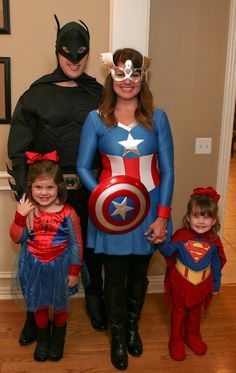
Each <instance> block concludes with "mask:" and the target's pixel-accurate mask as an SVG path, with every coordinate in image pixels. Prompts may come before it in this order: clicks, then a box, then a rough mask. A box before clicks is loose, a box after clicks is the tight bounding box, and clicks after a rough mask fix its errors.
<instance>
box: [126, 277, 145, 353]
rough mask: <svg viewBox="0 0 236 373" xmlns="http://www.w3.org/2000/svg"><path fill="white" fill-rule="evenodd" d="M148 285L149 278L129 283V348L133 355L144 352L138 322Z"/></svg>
mask: <svg viewBox="0 0 236 373" xmlns="http://www.w3.org/2000/svg"><path fill="white" fill-rule="evenodd" d="M147 287H148V280H145V281H143V282H139V283H134V284H131V283H130V284H129V283H128V284H127V317H128V318H127V349H128V352H129V353H130V355H132V356H140V355H142V353H143V344H142V340H141V338H140V335H139V332H138V322H139V319H140V314H141V311H142V308H143V304H144V299H145V294H146V290H147Z"/></svg>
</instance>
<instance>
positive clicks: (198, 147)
mask: <svg viewBox="0 0 236 373" xmlns="http://www.w3.org/2000/svg"><path fill="white" fill-rule="evenodd" d="M211 145H212V138H211V137H197V138H196V140H195V154H211Z"/></svg>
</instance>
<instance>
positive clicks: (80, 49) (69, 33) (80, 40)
mask: <svg viewBox="0 0 236 373" xmlns="http://www.w3.org/2000/svg"><path fill="white" fill-rule="evenodd" d="M54 17H55V19H56V22H57V27H58V31H57V40H56V54H57V55H58V53H60V54H61V55H62V56H64V57H65V58H67V59H68V60H70V61H71V62H72V63H74V64H76V63H78V62H79V61H80V60H81V59H82V58H83V57H84V56H86V54H87V53H88V52H89V39H90V35H89V30H88V27H87V26H86V25H85V23H84V22H82V21H81V20H79V21H80V23H77V22H69V23H67V24H65V25H64V26H63V27H62V28H60V24H59V21H58V18H57V16H56V15H55V14H54Z"/></svg>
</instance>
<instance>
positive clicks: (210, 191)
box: [191, 187, 220, 201]
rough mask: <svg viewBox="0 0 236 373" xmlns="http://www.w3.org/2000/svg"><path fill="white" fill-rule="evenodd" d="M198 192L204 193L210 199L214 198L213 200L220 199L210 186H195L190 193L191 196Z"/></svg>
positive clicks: (198, 193)
mask: <svg viewBox="0 0 236 373" xmlns="http://www.w3.org/2000/svg"><path fill="white" fill-rule="evenodd" d="M200 194H206V195H208V196H210V197H211V198H212V199H214V200H215V201H218V200H219V199H220V195H219V194H218V193H217V192H216V191H215V189H213V188H212V187H207V188H201V187H200V188H195V189H193V194H191V197H192V196H196V195H200Z"/></svg>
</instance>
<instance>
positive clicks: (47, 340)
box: [10, 151, 83, 361]
mask: <svg viewBox="0 0 236 373" xmlns="http://www.w3.org/2000/svg"><path fill="white" fill-rule="evenodd" d="M26 156H27V158H28V161H27V162H28V163H29V164H30V168H29V173H28V177H27V186H26V195H24V196H23V198H22V199H21V201H20V203H19V204H18V205H17V209H16V213H15V219H14V221H13V223H12V224H11V227H10V236H11V238H12V240H13V241H14V242H16V243H21V251H20V255H19V262H18V276H17V278H18V280H19V284H20V288H21V290H22V293H23V296H24V300H25V303H26V308H27V311H30V312H34V316H35V321H36V326H37V345H36V348H35V351H34V359H35V360H37V361H45V360H47V359H49V360H53V361H57V360H60V359H61V358H62V356H63V349H64V341H65V335H66V321H67V304H68V298H69V296H70V295H72V294H74V293H75V292H76V291H78V289H77V284H78V275H79V272H80V268H81V265H82V254H83V245H82V238H81V237H82V236H81V228H80V220H79V217H78V215H77V214H76V212H75V211H74V209H73V208H72V207H71V206H70V205H68V204H64V202H65V200H66V187H65V184H64V180H63V176H62V174H61V171H60V169H59V166H58V164H57V161H58V155H57V152H56V151H53V152H51V153H47V154H45V155H44V156H42V155H40V154H38V153H32V152H26ZM35 208H37V209H38V212H37V213H35V214H34V228H33V230H32V231H31V232H28V231H27V229H26V219H27V216H28V214H29V213H30V212H31V211H32V210H34V209H35ZM49 307H52V308H53V311H54V315H53V324H52V327H51V323H50V322H49Z"/></svg>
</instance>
